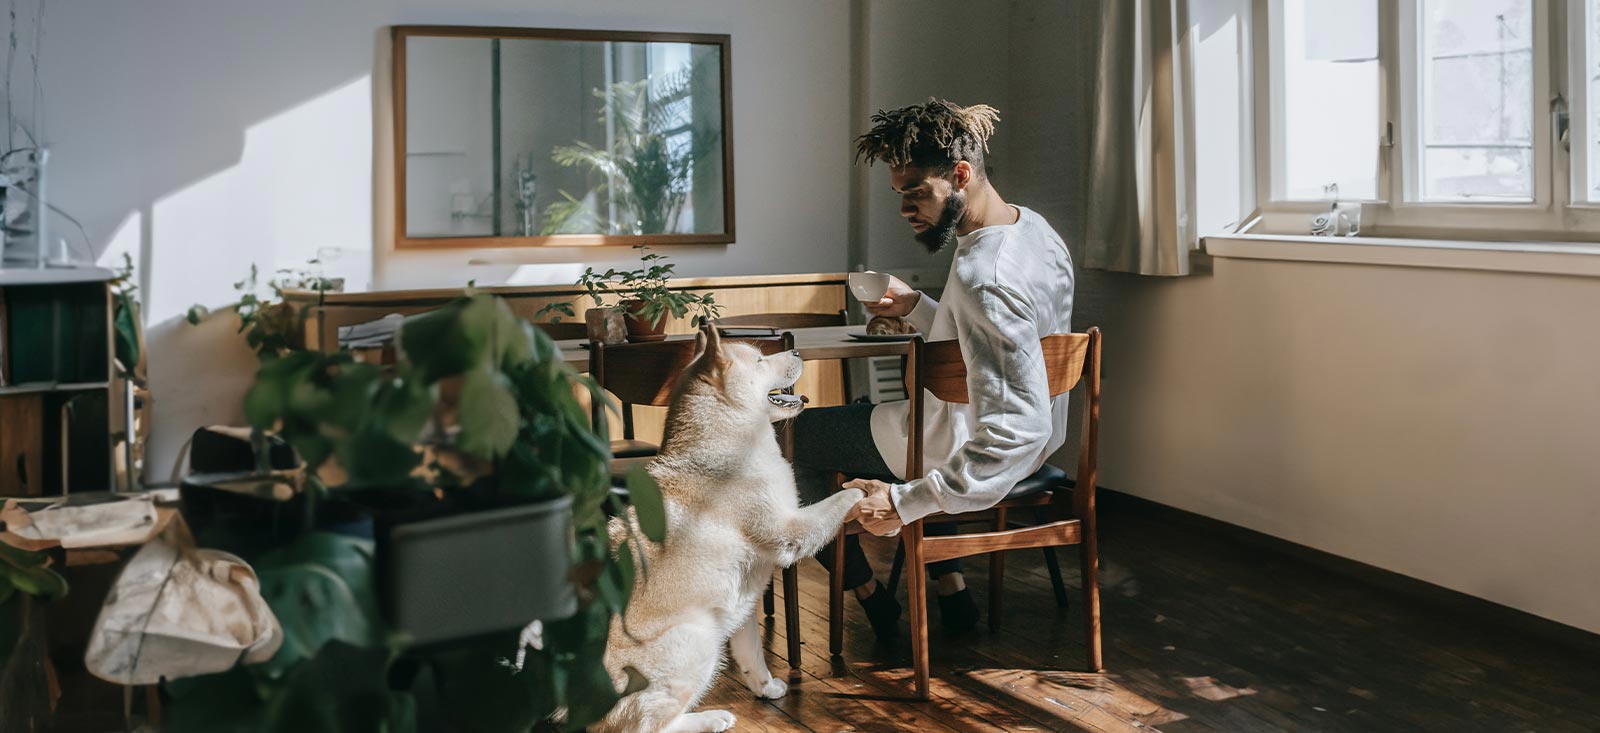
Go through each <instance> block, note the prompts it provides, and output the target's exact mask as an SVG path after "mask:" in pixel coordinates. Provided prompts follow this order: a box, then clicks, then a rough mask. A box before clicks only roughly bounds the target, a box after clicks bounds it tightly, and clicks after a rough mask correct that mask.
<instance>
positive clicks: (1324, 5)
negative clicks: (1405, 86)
mask: <svg viewBox="0 0 1600 733" xmlns="http://www.w3.org/2000/svg"><path fill="white" fill-rule="evenodd" d="M1282 11H1283V12H1282V15H1281V16H1280V17H1281V20H1282V27H1280V28H1277V29H1274V30H1275V31H1276V32H1277V33H1278V34H1279V36H1280V37H1281V38H1282V39H1283V48H1282V56H1281V57H1280V58H1278V59H1276V60H1275V61H1276V63H1277V65H1278V68H1280V69H1282V70H1283V77H1282V79H1283V82H1282V87H1281V88H1280V89H1278V90H1277V93H1279V94H1281V95H1282V97H1283V111H1282V119H1280V120H1278V125H1279V128H1278V129H1279V130H1281V131H1282V139H1283V157H1284V160H1283V163H1282V166H1283V168H1282V176H1283V179H1284V184H1283V195H1284V196H1285V197H1286V198H1288V199H1290V200H1320V199H1322V198H1323V189H1324V188H1325V187H1326V186H1327V185H1328V184H1333V183H1336V184H1338V186H1339V196H1340V198H1343V199H1346V200H1355V199H1376V198H1377V197H1378V153H1379V149H1378V145H1377V142H1378V135H1379V129H1380V121H1379V119H1378V109H1379V108H1378V78H1379V75H1378V30H1377V29H1378V3H1377V0H1357V1H1355V2H1351V1H1350V0H1286V1H1285V2H1284V3H1283V6H1282Z"/></svg>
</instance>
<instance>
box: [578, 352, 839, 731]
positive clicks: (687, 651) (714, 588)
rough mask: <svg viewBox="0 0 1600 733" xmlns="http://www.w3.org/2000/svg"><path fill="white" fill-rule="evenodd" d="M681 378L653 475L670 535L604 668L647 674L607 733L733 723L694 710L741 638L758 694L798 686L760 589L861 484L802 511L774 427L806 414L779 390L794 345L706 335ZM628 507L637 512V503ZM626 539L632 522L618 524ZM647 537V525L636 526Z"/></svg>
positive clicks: (741, 668) (830, 525)
mask: <svg viewBox="0 0 1600 733" xmlns="http://www.w3.org/2000/svg"><path fill="white" fill-rule="evenodd" d="M697 350H698V352H699V353H698V355H697V357H696V359H695V361H694V362H693V363H692V364H691V365H690V366H689V368H688V369H687V370H686V371H685V373H684V375H683V377H682V378H681V380H680V381H679V382H678V385H677V386H676V388H675V390H674V394H673V398H672V403H671V407H670V409H669V411H668V415H667V427H666V436H665V440H664V441H663V443H662V446H661V452H660V454H659V455H658V457H657V458H656V459H655V460H654V461H653V462H652V463H651V464H650V468H649V470H650V474H651V475H652V476H654V477H655V479H656V481H657V483H659V484H660V485H661V493H662V498H663V499H664V501H665V503H666V515H667V535H666V541H665V542H664V543H662V544H659V545H657V544H654V543H648V541H646V544H647V545H648V546H647V547H646V548H644V549H645V554H646V560H647V562H646V563H644V564H643V565H644V567H642V568H641V570H642V572H640V573H639V575H638V578H639V581H638V584H637V585H636V586H635V588H634V594H633V598H632V600H631V601H630V602H629V604H628V608H627V612H626V613H625V614H624V615H623V616H622V617H621V618H619V619H618V620H617V621H616V622H614V623H613V624H612V627H611V634H610V639H609V644H608V648H607V650H606V657H605V664H606V669H607V670H609V671H610V672H611V674H612V676H613V677H614V678H615V679H616V680H617V682H618V684H619V686H620V685H621V684H622V683H623V681H624V680H625V676H624V675H623V673H622V670H623V669H624V667H627V666H632V667H634V668H636V669H638V670H639V671H640V672H642V673H643V674H644V676H645V678H646V679H648V680H649V682H650V684H649V686H648V687H647V688H645V689H644V690H643V691H641V692H638V693H635V694H633V695H630V696H628V697H626V698H624V699H623V700H622V701H621V702H619V703H618V704H617V707H616V708H615V709H614V710H612V711H611V713H610V714H609V715H607V716H606V718H605V719H604V720H603V721H601V722H600V723H599V724H598V725H596V726H594V727H593V728H592V730H594V731H596V733H623V732H628V733H634V732H638V733H654V732H655V731H665V732H667V733H693V732H695V731H723V730H727V729H728V728H730V727H732V725H733V723H734V716H733V714H732V713H729V712H728V711H726V710H709V711H702V712H689V711H690V709H691V708H693V707H694V705H695V704H696V703H697V702H698V701H699V699H700V696H701V695H703V694H704V693H705V691H706V689H707V688H709V687H710V685H711V682H712V680H713V679H714V678H715V676H716V674H717V672H718V670H719V669H720V668H721V666H722V648H723V645H724V644H729V642H730V640H731V644H729V646H731V649H732V656H733V662H734V668H735V671H736V672H737V673H738V676H739V679H740V681H742V682H743V683H744V684H745V686H747V687H749V688H750V690H751V691H753V692H754V693H755V694H756V695H757V696H758V697H764V698H776V697H781V696H783V695H784V693H786V692H787V691H788V686H787V685H785V684H784V683H783V681H782V680H778V679H774V678H773V676H772V673H771V672H770V671H769V670H768V669H767V665H766V660H765V658H764V656H763V654H762V649H761V637H760V631H759V629H758V627H757V624H756V622H755V620H754V611H755V605H756V598H757V596H759V595H760V594H761V592H762V590H763V589H764V588H765V587H766V584H767V583H768V581H770V580H771V578H772V573H773V570H774V569H775V568H776V567H779V566H788V565H792V564H794V563H795V562H797V561H799V560H800V559H801V558H804V557H806V556H808V555H811V554H814V553H815V552H817V551H818V550H819V549H821V548H822V546H823V545H824V544H825V543H827V541H828V540H829V539H831V538H832V537H833V535H834V533H835V532H837V531H838V529H839V525H840V524H841V523H842V522H843V521H844V517H845V515H846V514H847V513H848V512H849V511H850V508H851V507H852V506H854V505H855V503H856V502H857V501H859V500H860V499H861V497H862V493H861V491H860V490H857V489H847V490H844V491H841V492H839V493H837V494H835V495H833V496H831V497H829V498H828V499H827V500H826V501H823V502H820V503H818V504H815V505H812V506H808V507H805V508H801V507H800V505H799V498H798V495H797V494H796V493H795V484H794V471H793V469H792V468H791V467H790V466H789V464H788V462H787V461H785V460H784V458H783V455H782V453H781V452H780V450H779V448H778V442H777V440H776V438H775V436H774V434H773V429H772V423H774V422H779V421H782V420H787V419H790V418H793V417H795V416H796V415H798V414H800V410H801V409H802V407H803V405H802V403H801V399H800V398H797V397H791V396H786V395H771V394H769V393H770V392H771V391H773V390H780V389H786V388H788V387H791V386H793V385H794V383H795V381H796V380H798V379H799V378H800V370H801V361H800V357H799V355H798V354H795V353H793V352H790V353H783V354H775V355H772V356H762V355H761V353H760V352H759V351H757V350H756V349H755V348H754V347H752V346H749V345H747V344H736V343H727V344H724V343H721V341H720V340H719V339H718V337H717V334H716V332H715V330H714V329H710V328H708V329H706V330H705V331H703V332H702V333H701V334H700V336H699V343H698V345H697ZM630 516H631V513H630ZM611 529H612V533H611V534H612V538H613V541H620V539H621V537H622V535H623V534H624V532H623V529H624V528H623V526H622V525H621V520H620V519H618V520H613V522H612V528H611ZM636 534H637V533H636Z"/></svg>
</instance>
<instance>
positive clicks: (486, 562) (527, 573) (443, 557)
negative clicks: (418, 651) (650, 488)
mask: <svg viewBox="0 0 1600 733" xmlns="http://www.w3.org/2000/svg"><path fill="white" fill-rule="evenodd" d="M386 535H387V536H386V537H384V538H383V539H380V542H381V545H380V550H379V561H380V565H381V567H383V572H384V574H385V581H386V582H385V583H384V596H385V599H384V600H385V605H386V611H387V615H388V618H389V621H390V623H391V624H392V625H393V626H394V628H395V629H396V630H397V631H400V632H401V633H404V634H406V635H407V636H408V637H409V639H410V643H411V644H413V645H415V646H424V645H430V644H437V643H440V642H446V641H455V640H461V639H468V638H472V637H479V636H483V635H486V634H492V633H496V632H503V631H509V630H513V629H520V628H522V627H524V626H526V625H528V623H529V622H531V621H533V620H534V619H541V620H544V619H560V618H566V617H568V616H571V615H572V614H573V613H574V612H576V611H577V608H578V599H577V595H576V593H575V591H574V589H573V586H572V582H571V580H570V579H569V575H570V572H571V567H572V555H571V547H572V497H570V496H563V497H560V498H557V499H552V500H550V501H543V502H537V503H530V504H519V505H516V506H511V507H506V508H501V509H490V510H486V511H477V512H468V513H464V514H454V515H450V516H444V517H438V518H434V519H425V520H422V521H416V522H408V523H405V524H398V525H395V526H394V527H393V528H392V529H390V531H389V532H387V533H386Z"/></svg>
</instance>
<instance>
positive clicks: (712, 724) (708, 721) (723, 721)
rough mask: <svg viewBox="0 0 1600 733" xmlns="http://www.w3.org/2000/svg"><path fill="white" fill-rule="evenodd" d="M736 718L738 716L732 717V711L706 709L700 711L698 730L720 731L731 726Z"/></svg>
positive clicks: (718, 732) (719, 732)
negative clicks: (700, 725) (699, 726)
mask: <svg viewBox="0 0 1600 733" xmlns="http://www.w3.org/2000/svg"><path fill="white" fill-rule="evenodd" d="M738 720H739V719H738V718H735V717H733V713H730V712H728V711H726V710H707V711H705V712H703V713H700V721H699V722H700V723H701V724H702V727H701V728H700V730H704V731H711V732H712V733H721V731H725V730H728V729H729V728H732V727H733V724H734V723H736V722H738Z"/></svg>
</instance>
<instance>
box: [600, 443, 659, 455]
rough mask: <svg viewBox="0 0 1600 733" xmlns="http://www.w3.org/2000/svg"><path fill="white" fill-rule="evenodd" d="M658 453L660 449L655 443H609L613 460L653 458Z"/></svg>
mask: <svg viewBox="0 0 1600 733" xmlns="http://www.w3.org/2000/svg"><path fill="white" fill-rule="evenodd" d="M659 452H661V449H660V448H659V447H657V446H656V444H655V443H646V442H644V441H642V440H613V441H611V455H612V456H613V457H615V458H638V457H640V456H653V455H655V454H657V453H659Z"/></svg>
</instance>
